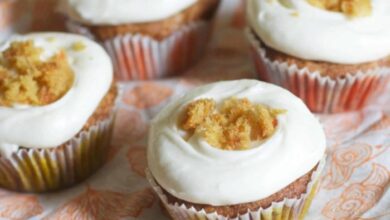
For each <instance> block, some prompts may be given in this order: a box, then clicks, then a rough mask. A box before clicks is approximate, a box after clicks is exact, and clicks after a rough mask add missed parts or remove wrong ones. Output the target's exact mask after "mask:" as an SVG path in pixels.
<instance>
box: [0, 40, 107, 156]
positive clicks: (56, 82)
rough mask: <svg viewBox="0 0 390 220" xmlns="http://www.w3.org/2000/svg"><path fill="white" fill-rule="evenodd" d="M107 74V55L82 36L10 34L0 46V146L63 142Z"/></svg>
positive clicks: (95, 100)
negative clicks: (9, 38) (14, 35)
mask: <svg viewBox="0 0 390 220" xmlns="http://www.w3.org/2000/svg"><path fill="white" fill-rule="evenodd" d="M112 78H113V67H112V64H111V61H110V59H109V57H108V55H107V54H106V52H105V51H104V50H103V49H102V48H101V47H100V46H99V45H98V44H96V43H94V42H92V41H90V40H88V39H87V38H85V37H82V36H78V35H72V34H62V33H36V34H29V35H25V36H16V37H13V38H12V39H11V40H9V41H8V42H7V43H5V44H4V45H3V46H2V47H1V48H0V151H1V152H2V153H3V154H5V155H10V154H11V153H12V152H14V151H15V150H17V149H18V148H19V147H26V148H50V147H55V146H58V145H61V144H63V143H65V142H66V141H68V140H69V139H71V138H72V137H74V136H75V135H76V134H77V133H78V132H79V131H80V130H81V129H82V127H83V126H84V124H85V122H86V121H87V120H88V118H89V117H90V116H91V115H92V114H93V112H94V111H95V109H96V108H97V106H98V105H99V103H100V101H101V100H102V98H103V97H104V95H105V94H106V93H107V92H108V90H109V88H110V86H111V83H112Z"/></svg>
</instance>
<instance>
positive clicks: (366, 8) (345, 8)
mask: <svg viewBox="0 0 390 220" xmlns="http://www.w3.org/2000/svg"><path fill="white" fill-rule="evenodd" d="M307 1H308V2H309V3H310V4H311V5H313V6H315V7H318V8H321V9H325V10H328V11H335V12H341V13H344V14H345V15H347V16H348V17H351V18H356V17H366V16H370V15H371V14H372V2H371V0H307Z"/></svg>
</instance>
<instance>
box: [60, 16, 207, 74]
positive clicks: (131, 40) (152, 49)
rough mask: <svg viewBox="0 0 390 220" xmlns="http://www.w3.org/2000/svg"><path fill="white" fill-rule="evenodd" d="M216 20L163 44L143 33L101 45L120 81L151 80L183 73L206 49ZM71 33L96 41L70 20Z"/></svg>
mask: <svg viewBox="0 0 390 220" xmlns="http://www.w3.org/2000/svg"><path fill="white" fill-rule="evenodd" d="M212 23H213V22H212V21H210V22H194V23H191V24H189V25H186V26H184V27H182V28H180V29H179V30H177V31H176V32H174V33H173V34H172V35H170V36H169V37H167V38H165V39H162V40H161V41H158V40H155V39H153V38H151V37H148V36H144V35H141V34H130V33H129V34H125V35H120V36H117V37H114V38H112V39H108V40H104V41H102V42H100V43H101V44H102V45H103V46H104V47H105V49H106V50H107V52H108V53H109V54H110V56H111V58H112V60H113V63H114V66H115V74H116V78H117V79H118V80H120V81H126V80H149V79H156V78H163V77H166V76H170V75H177V74H180V73H183V72H184V71H185V70H186V69H187V68H188V67H190V66H191V65H193V64H194V63H195V62H196V61H197V60H199V58H200V57H201V55H202V54H203V53H204V51H205V49H206V46H207V44H206V42H207V41H208V40H209V37H210V35H211V32H212ZM67 27H68V29H69V30H70V31H71V32H74V33H78V34H82V35H85V36H87V37H90V38H92V39H95V37H94V35H93V34H92V33H91V32H90V31H89V29H88V27H85V26H82V25H81V24H79V23H76V22H73V21H68V22H67Z"/></svg>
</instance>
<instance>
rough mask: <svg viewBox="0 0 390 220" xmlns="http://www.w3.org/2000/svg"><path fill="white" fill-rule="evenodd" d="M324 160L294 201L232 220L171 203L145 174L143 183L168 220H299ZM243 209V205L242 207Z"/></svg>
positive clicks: (271, 206)
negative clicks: (170, 219)
mask: <svg viewBox="0 0 390 220" xmlns="http://www.w3.org/2000/svg"><path fill="white" fill-rule="evenodd" d="M325 161H326V158H323V159H322V160H321V161H320V162H319V164H318V165H317V167H316V169H315V170H314V171H313V172H312V174H311V177H310V181H309V183H308V184H307V186H306V190H305V192H306V193H303V194H301V195H300V196H299V197H298V198H292V199H289V198H285V199H283V200H282V201H279V202H272V203H271V204H270V205H269V207H267V208H264V209H263V208H261V207H260V208H257V209H252V208H249V207H248V208H247V210H246V212H245V213H237V214H236V215H234V216H233V217H228V216H225V215H223V214H220V213H218V212H217V211H214V212H212V211H207V210H205V209H199V207H198V208H197V207H194V206H190V205H188V203H183V202H180V200H177V201H176V202H172V201H171V200H172V199H170V198H169V197H170V195H168V194H167V193H166V192H165V191H164V190H163V189H162V188H161V187H160V186H159V185H158V184H157V182H156V181H155V179H154V178H153V176H152V174H151V173H150V172H149V171H148V170H147V171H146V173H147V179H148V181H149V182H150V184H151V185H152V187H153V189H154V191H155V192H156V193H157V195H158V196H159V198H160V200H161V202H162V204H163V206H164V207H165V209H166V210H167V211H168V213H169V215H170V216H171V217H172V219H175V220H186V219H188V220H190V219H205V220H233V219H234V220H250V219H261V220H276V219H278V220H290V219H303V218H304V216H305V215H306V213H307V211H308V209H309V207H310V204H311V201H312V199H313V198H314V195H315V193H316V191H317V188H318V181H319V177H320V174H321V172H322V170H323V168H324V166H325ZM243 206H245V204H244V205H243Z"/></svg>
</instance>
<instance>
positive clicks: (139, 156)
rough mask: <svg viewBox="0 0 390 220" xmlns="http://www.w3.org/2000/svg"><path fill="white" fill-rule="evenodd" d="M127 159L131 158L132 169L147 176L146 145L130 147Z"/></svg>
mask: <svg viewBox="0 0 390 220" xmlns="http://www.w3.org/2000/svg"><path fill="white" fill-rule="evenodd" d="M127 159H128V160H129V163H130V166H131V169H132V170H133V171H134V172H135V173H136V174H138V175H140V176H142V177H145V169H146V166H147V165H146V147H145V146H135V147H130V149H129V151H128V153H127Z"/></svg>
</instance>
